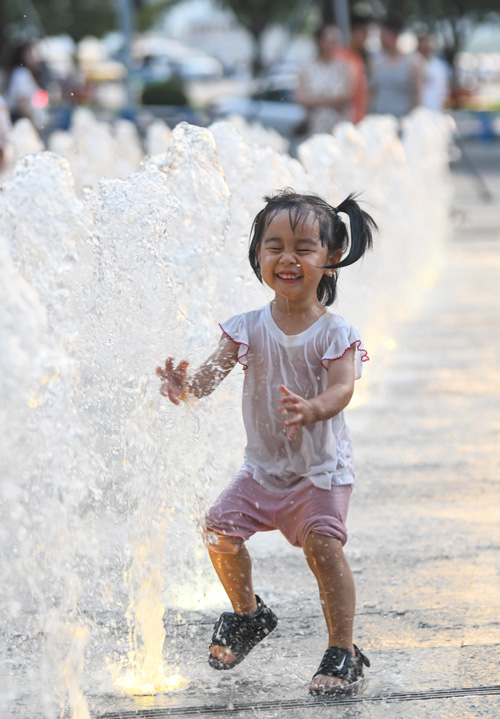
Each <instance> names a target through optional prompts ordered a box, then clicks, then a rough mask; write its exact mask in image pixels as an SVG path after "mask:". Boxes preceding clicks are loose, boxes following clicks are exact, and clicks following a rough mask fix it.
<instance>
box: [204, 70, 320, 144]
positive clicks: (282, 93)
mask: <svg viewBox="0 0 500 719" xmlns="http://www.w3.org/2000/svg"><path fill="white" fill-rule="evenodd" d="M295 84H296V76H284V77H278V76H273V77H270V78H267V79H265V80H262V81H261V82H260V83H259V84H258V87H257V89H256V91H255V92H254V93H252V95H251V96H250V97H245V96H239V97H225V98H221V99H220V100H218V101H217V102H216V103H214V105H213V106H212V108H211V115H212V117H213V119H221V118H224V117H230V116H231V115H240V116H241V117H243V118H245V120H247V121H248V122H259V123H260V124H261V125H263V126H264V127H271V128H273V129H274V130H277V131H278V132H279V133H280V134H281V135H283V136H285V137H293V135H294V134H295V133H296V130H297V128H298V127H299V126H300V125H301V124H303V123H304V121H305V119H306V112H305V110H304V108H303V107H302V106H301V105H299V104H298V103H296V102H295V101H294V99H293V95H294V91H295Z"/></svg>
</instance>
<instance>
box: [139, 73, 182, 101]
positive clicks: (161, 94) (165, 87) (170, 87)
mask: <svg viewBox="0 0 500 719" xmlns="http://www.w3.org/2000/svg"><path fill="white" fill-rule="evenodd" d="M142 104H143V105H175V106H182V105H187V104H188V99H187V96H186V93H185V92H184V88H183V85H182V83H181V82H180V81H179V80H177V79H174V78H173V79H171V80H167V81H166V82H156V83H152V84H151V85H148V86H147V87H145V88H144V90H143V92H142Z"/></svg>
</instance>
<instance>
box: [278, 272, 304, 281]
mask: <svg viewBox="0 0 500 719" xmlns="http://www.w3.org/2000/svg"><path fill="white" fill-rule="evenodd" d="M276 277H277V278H278V279H279V280H281V281H282V282H295V281H296V280H300V278H301V277H302V275H296V274H291V273H289V272H279V273H278V274H277V275H276Z"/></svg>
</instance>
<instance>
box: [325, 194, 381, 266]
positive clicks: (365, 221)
mask: <svg viewBox="0 0 500 719" xmlns="http://www.w3.org/2000/svg"><path fill="white" fill-rule="evenodd" d="M332 210H333V213H334V221H333V226H334V233H335V238H336V240H337V242H338V244H339V245H340V246H342V247H347V245H348V242H349V238H348V232H347V226H346V224H345V222H344V221H343V220H342V218H341V217H339V212H345V214H346V215H347V216H348V217H349V222H350V228H351V232H350V235H351V242H350V244H349V251H348V253H347V255H346V256H345V257H344V258H343V259H342V260H340V262H337V263H336V264H335V265H328V268H329V269H337V268H339V267H347V266H348V265H352V264H354V263H355V262H357V261H358V260H359V259H361V257H363V255H364V254H365V252H366V251H367V250H369V249H371V247H372V245H373V232H374V231H375V230H377V229H378V228H377V223H376V222H375V220H374V219H373V217H372V216H371V215H369V214H368V213H367V212H365V211H364V210H362V209H361V207H360V206H359V203H358V202H357V201H356V195H354V194H350V195H349V196H348V197H346V199H345V200H344V201H343V202H341V203H340V205H338V207H334V208H332Z"/></svg>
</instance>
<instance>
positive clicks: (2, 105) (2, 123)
mask: <svg viewBox="0 0 500 719" xmlns="http://www.w3.org/2000/svg"><path fill="white" fill-rule="evenodd" d="M11 128H12V123H11V121H10V112H9V108H8V107H7V103H6V102H5V100H4V99H3V97H2V96H1V95H0V172H3V170H4V168H5V146H6V144H7V140H8V138H9V132H10V131H11Z"/></svg>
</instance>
